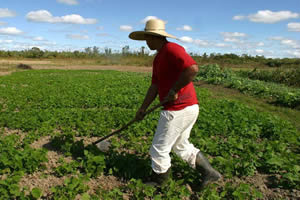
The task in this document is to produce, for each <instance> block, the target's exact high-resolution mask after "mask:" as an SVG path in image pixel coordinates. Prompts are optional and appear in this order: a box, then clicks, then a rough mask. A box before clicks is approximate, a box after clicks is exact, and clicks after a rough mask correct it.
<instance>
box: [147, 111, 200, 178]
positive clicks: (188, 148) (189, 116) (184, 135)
mask: <svg viewBox="0 0 300 200" xmlns="http://www.w3.org/2000/svg"><path fill="white" fill-rule="evenodd" d="M198 113H199V106H198V105H193V106H188V107H186V108H184V109H183V110H179V111H167V110H163V111H161V114H160V119H159V122H158V126H157V130H156V133H155V135H154V138H153V141H152V146H151V148H150V155H151V159H152V169H153V171H154V172H156V173H158V174H160V173H165V172H166V171H167V170H168V169H169V168H170V167H171V158H170V155H169V154H170V152H171V150H172V148H173V150H174V151H175V153H176V154H177V155H178V156H180V157H181V158H182V159H183V160H184V161H186V162H188V163H189V164H190V165H191V166H192V167H194V165H195V160H196V155H197V153H198V152H199V150H198V149H197V148H195V147H194V145H193V144H191V143H190V142H189V141H188V138H189V136H190V132H191V129H192V127H193V125H194V123H195V122H196V120H197V117H198Z"/></svg>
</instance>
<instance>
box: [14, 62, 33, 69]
mask: <svg viewBox="0 0 300 200" xmlns="http://www.w3.org/2000/svg"><path fill="white" fill-rule="evenodd" d="M17 69H32V67H31V66H30V65H26V64H22V63H21V64H18V65H17Z"/></svg>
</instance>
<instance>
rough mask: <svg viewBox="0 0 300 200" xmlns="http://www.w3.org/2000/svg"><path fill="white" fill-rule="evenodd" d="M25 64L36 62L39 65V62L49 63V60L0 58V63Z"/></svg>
mask: <svg viewBox="0 0 300 200" xmlns="http://www.w3.org/2000/svg"><path fill="white" fill-rule="evenodd" d="M3 63H5V64H20V63H23V64H27V65H32V64H37V65H41V64H51V63H52V62H51V61H48V60H5V59H4V60H2V59H1V60H0V64H3Z"/></svg>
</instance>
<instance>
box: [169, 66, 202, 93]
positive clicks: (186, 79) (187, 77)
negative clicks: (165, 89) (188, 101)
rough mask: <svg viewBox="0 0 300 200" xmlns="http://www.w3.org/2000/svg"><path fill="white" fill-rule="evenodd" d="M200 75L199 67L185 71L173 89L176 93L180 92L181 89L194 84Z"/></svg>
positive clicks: (191, 67)
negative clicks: (191, 83)
mask: <svg viewBox="0 0 300 200" xmlns="http://www.w3.org/2000/svg"><path fill="white" fill-rule="evenodd" d="M197 73H198V66H197V65H192V66H190V67H189V68H186V69H184V70H183V72H182V73H181V75H180V76H179V79H178V81H177V82H176V83H175V84H174V85H173V87H172V88H171V89H172V90H174V91H175V92H178V91H179V90H180V89H181V88H183V87H184V86H186V85H187V84H189V83H190V82H192V81H193V80H194V78H195V76H196V75H197Z"/></svg>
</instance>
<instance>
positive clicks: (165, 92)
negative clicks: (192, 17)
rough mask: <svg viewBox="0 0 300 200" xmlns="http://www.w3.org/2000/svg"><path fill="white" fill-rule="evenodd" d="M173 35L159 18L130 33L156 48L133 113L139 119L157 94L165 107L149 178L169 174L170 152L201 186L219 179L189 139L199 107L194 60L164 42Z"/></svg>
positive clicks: (159, 178) (158, 181)
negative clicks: (144, 91) (195, 173)
mask: <svg viewBox="0 0 300 200" xmlns="http://www.w3.org/2000/svg"><path fill="white" fill-rule="evenodd" d="M166 37H169V38H176V37H175V36H173V35H170V34H168V33H167V32H166V31H165V23H164V21H162V20H159V19H151V20H149V21H147V23H146V27H145V30H144V31H135V32H132V33H130V34H129V38H131V39H133V40H146V42H147V45H148V47H149V48H150V49H151V50H157V52H158V53H157V55H156V56H155V59H154V61H153V73H152V83H151V85H150V87H149V89H148V92H147V94H146V96H145V99H144V101H143V104H142V105H141V107H140V108H139V110H138V111H137V113H136V119H138V120H141V119H143V117H144V113H145V111H146V109H147V108H148V106H149V105H150V104H151V103H152V102H153V100H154V99H155V98H156V96H157V94H158V95H159V98H160V101H161V102H164V101H167V103H166V104H164V109H163V110H162V111H161V113H160V119H159V121H158V126H157V130H156V133H155V135H154V138H153V141H152V146H151V148H150V155H151V161H152V170H153V174H152V176H151V177H152V178H151V179H152V181H153V182H155V183H156V184H158V185H161V184H163V183H164V182H165V181H166V180H167V179H168V177H169V174H170V167H171V158H170V155H169V154H170V152H171V150H172V149H173V151H174V152H175V153H176V154H177V155H178V156H179V157H181V158H182V159H183V160H184V161H186V162H187V163H188V164H189V165H190V166H191V167H192V168H194V169H197V170H199V171H200V173H201V174H202V177H203V180H202V186H205V185H207V184H208V183H210V182H212V181H216V180H218V179H220V178H221V174H220V173H219V172H217V171H216V170H215V169H213V168H212V166H211V165H210V164H209V162H208V160H207V159H206V158H205V157H204V156H203V154H202V153H201V152H200V151H199V149H197V148H195V147H194V145H193V144H191V143H190V142H189V137H190V132H191V129H192V127H193V125H194V124H195V122H196V120H197V117H198V113H199V106H198V100H197V96H196V92H195V89H194V85H193V82H192V80H193V79H194V77H195V75H196V74H197V72H198V66H197V64H196V62H195V61H194V60H193V59H192V57H191V56H189V55H188V54H187V53H186V51H185V50H184V48H183V47H181V46H179V45H178V44H176V43H172V42H169V41H167V39H166Z"/></svg>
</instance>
